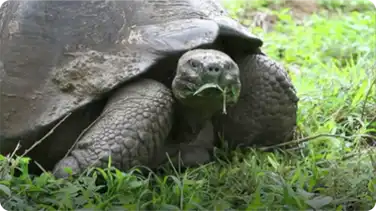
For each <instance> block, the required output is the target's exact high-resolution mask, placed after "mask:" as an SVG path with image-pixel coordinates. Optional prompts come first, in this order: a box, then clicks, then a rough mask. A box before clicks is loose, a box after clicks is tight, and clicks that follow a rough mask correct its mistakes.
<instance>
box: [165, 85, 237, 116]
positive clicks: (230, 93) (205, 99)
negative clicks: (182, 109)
mask: <svg viewBox="0 0 376 211" xmlns="http://www.w3.org/2000/svg"><path fill="white" fill-rule="evenodd" d="M172 91H173V93H174V95H175V97H176V98H177V100H179V101H180V102H181V103H182V104H183V105H186V106H189V107H191V108H196V109H201V110H211V111H218V110H220V109H222V110H223V111H224V113H225V111H226V107H228V106H231V105H234V104H236V103H237V101H238V98H239V94H240V83H230V84H225V85H221V84H218V83H210V82H207V83H195V82H192V81H189V80H184V79H180V78H175V80H174V86H173V88H172Z"/></svg>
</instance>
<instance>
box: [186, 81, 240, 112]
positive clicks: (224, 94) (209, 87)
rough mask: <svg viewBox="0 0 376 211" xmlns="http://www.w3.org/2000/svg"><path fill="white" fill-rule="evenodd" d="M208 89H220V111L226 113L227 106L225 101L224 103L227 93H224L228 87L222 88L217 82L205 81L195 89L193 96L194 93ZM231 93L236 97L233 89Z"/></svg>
mask: <svg viewBox="0 0 376 211" xmlns="http://www.w3.org/2000/svg"><path fill="white" fill-rule="evenodd" d="M208 89H218V90H219V91H221V94H222V96H223V106H222V113H223V114H227V110H226V107H227V103H226V100H227V95H226V93H227V90H228V87H225V88H224V89H222V88H221V87H220V86H219V85H218V84H215V83H207V84H204V85H202V86H201V87H200V88H198V89H197V91H196V92H194V93H193V96H196V95H198V94H200V93H202V92H203V91H205V90H208ZM231 94H232V96H233V97H234V98H236V94H235V91H234V90H232V92H231Z"/></svg>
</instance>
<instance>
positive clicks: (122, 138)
mask: <svg viewBox="0 0 376 211" xmlns="http://www.w3.org/2000/svg"><path fill="white" fill-rule="evenodd" d="M173 103H174V99H173V97H172V93H171V90H169V89H168V88H167V87H165V86H164V85H163V84H161V83H159V82H157V81H153V80H146V79H145V80H138V81H135V82H132V83H130V84H127V85H126V86H125V87H123V88H121V89H119V90H118V91H117V92H116V93H115V94H114V95H113V96H111V98H110V100H109V101H108V103H107V105H106V107H105V109H104V111H103V113H102V115H101V117H99V119H98V120H97V122H96V123H95V124H93V126H92V127H91V128H90V129H89V130H88V131H87V132H86V134H84V135H83V137H82V138H81V139H80V140H79V141H78V143H77V145H76V146H75V148H74V149H73V150H72V152H71V153H70V154H69V156H68V157H66V158H64V159H62V160H60V161H59V162H58V163H57V164H56V165H55V168H54V174H55V176H56V177H66V176H68V175H67V173H65V171H64V168H65V167H70V168H71V169H72V171H73V173H74V174H77V173H80V172H82V171H83V170H85V169H86V168H88V167H90V166H93V167H101V168H104V167H106V166H107V165H108V161H109V158H110V156H111V160H112V163H111V164H112V165H113V166H115V167H116V168H118V169H120V170H123V171H126V170H128V169H129V168H131V167H133V166H135V165H146V166H148V165H149V164H150V163H151V162H152V161H153V160H154V159H155V156H156V154H157V153H158V152H159V151H160V150H159V149H160V148H161V147H162V146H163V145H164V144H165V142H166V139H167V137H168V135H169V133H170V130H171V127H172V123H173Z"/></svg>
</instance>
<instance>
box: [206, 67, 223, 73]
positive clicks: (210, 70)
mask: <svg viewBox="0 0 376 211" xmlns="http://www.w3.org/2000/svg"><path fill="white" fill-rule="evenodd" d="M207 70H208V71H209V72H215V73H218V72H219V71H220V70H221V69H220V68H219V67H217V66H209V67H207Z"/></svg>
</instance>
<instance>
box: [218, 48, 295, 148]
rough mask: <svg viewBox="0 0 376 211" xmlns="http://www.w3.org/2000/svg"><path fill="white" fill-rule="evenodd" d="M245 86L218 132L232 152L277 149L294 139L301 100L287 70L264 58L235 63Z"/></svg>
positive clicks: (223, 119) (244, 59) (220, 118)
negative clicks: (261, 147)
mask: <svg viewBox="0 0 376 211" xmlns="http://www.w3.org/2000/svg"><path fill="white" fill-rule="evenodd" d="M235 61H237V62H238V64H239V68H240V76H241V77H240V78H241V83H242V88H241V93H240V97H239V101H238V103H237V104H236V105H234V106H233V107H231V108H229V109H228V115H219V116H217V117H216V118H215V119H216V120H215V128H216V130H217V131H218V132H220V133H223V134H222V135H223V136H224V137H225V139H226V140H227V141H228V142H229V146H230V147H231V148H235V147H241V146H244V147H250V146H253V145H256V146H267V145H274V144H278V143H281V142H284V141H287V140H288V139H290V138H291V136H292V134H293V131H294V129H295V126H296V112H297V103H298V100H299V99H298V97H297V95H296V91H295V89H294V87H293V85H292V83H291V80H290V78H289V76H288V74H287V72H286V71H285V70H284V68H283V67H282V66H281V65H280V64H278V63H277V62H275V61H273V60H271V59H270V58H268V57H267V56H264V55H249V56H247V57H245V58H244V57H243V58H242V59H238V60H235Z"/></svg>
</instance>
